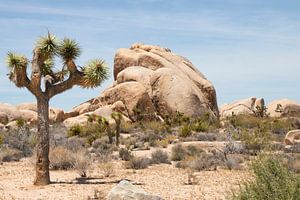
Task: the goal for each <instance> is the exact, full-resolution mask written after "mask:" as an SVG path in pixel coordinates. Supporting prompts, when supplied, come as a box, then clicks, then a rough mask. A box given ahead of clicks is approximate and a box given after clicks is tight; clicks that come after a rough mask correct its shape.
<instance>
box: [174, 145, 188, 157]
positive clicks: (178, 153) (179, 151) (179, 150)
mask: <svg viewBox="0 0 300 200" xmlns="http://www.w3.org/2000/svg"><path fill="white" fill-rule="evenodd" d="M185 156H186V150H185V149H184V148H183V146H182V145H181V144H176V145H175V146H173V147H172V150H171V160H173V161H181V160H183V159H184V158H185Z"/></svg>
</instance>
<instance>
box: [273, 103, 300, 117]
mask: <svg viewBox="0 0 300 200" xmlns="http://www.w3.org/2000/svg"><path fill="white" fill-rule="evenodd" d="M267 108H268V112H269V113H270V117H300V103H298V102H296V101H293V100H290V99H279V100H274V101H272V102H271V103H269V105H268V107H267Z"/></svg>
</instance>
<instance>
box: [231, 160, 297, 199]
mask: <svg viewBox="0 0 300 200" xmlns="http://www.w3.org/2000/svg"><path fill="white" fill-rule="evenodd" d="M251 168H252V170H253V172H254V180H253V181H249V182H246V183H244V186H243V187H241V189H240V191H239V193H238V194H234V195H233V199H236V200H239V199H241V200H244V199H250V200H251V199H253V200H263V199H270V200H271V199H272V200H282V199H291V200H294V199H295V200H296V199H299V196H300V180H299V177H297V176H295V175H294V174H292V173H291V172H290V171H289V170H288V169H287V168H286V167H285V166H284V165H283V164H282V162H281V161H280V159H278V158H277V157H274V156H266V155H263V156H259V158H257V159H256V160H255V161H254V162H252V164H251Z"/></svg>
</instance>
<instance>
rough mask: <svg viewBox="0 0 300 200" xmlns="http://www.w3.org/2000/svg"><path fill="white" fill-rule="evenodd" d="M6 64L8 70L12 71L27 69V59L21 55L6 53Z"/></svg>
mask: <svg viewBox="0 0 300 200" xmlns="http://www.w3.org/2000/svg"><path fill="white" fill-rule="evenodd" d="M6 64H7V66H8V67H9V69H10V70H11V71H13V70H14V69H19V68H22V67H27V64H28V59H27V58H26V57H25V56H23V55H19V54H15V53H12V52H8V54H7V58H6Z"/></svg>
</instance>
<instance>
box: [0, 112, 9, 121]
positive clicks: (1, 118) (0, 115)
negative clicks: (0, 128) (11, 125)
mask: <svg viewBox="0 0 300 200" xmlns="http://www.w3.org/2000/svg"><path fill="white" fill-rule="evenodd" d="M0 123H2V124H7V123H8V117H7V114H6V113H5V112H0Z"/></svg>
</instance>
